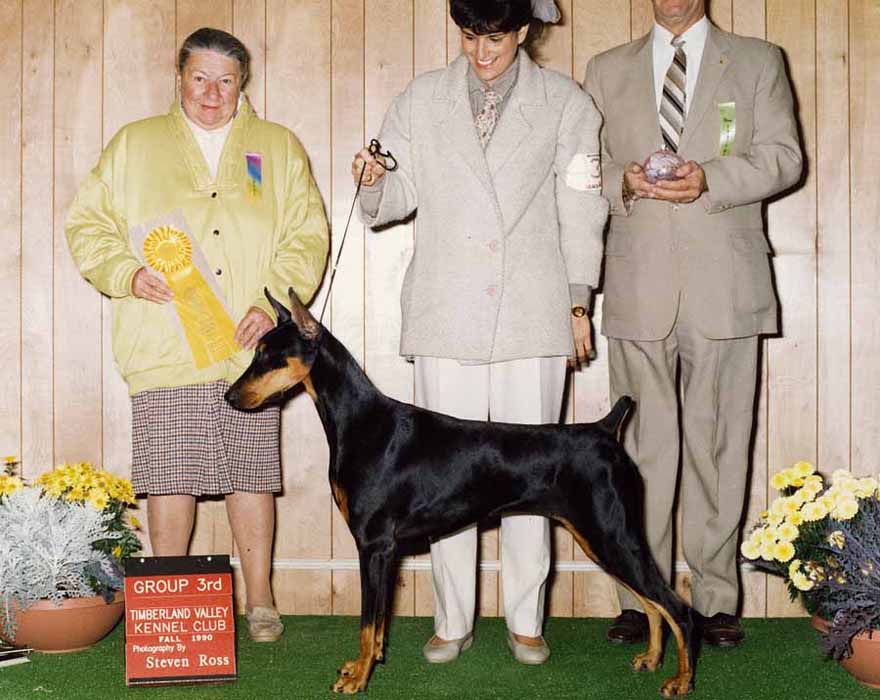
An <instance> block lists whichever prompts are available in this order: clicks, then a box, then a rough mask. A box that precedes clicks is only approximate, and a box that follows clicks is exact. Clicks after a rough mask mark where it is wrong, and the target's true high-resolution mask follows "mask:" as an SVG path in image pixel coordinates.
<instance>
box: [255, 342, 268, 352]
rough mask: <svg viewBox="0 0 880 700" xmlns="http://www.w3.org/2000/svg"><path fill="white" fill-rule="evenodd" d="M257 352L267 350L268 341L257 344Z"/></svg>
mask: <svg viewBox="0 0 880 700" xmlns="http://www.w3.org/2000/svg"><path fill="white" fill-rule="evenodd" d="M257 352H259V353H263V352H266V343H260V344H259V345H257Z"/></svg>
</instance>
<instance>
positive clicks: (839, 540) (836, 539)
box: [828, 530, 846, 549]
mask: <svg viewBox="0 0 880 700" xmlns="http://www.w3.org/2000/svg"><path fill="white" fill-rule="evenodd" d="M828 544H830V545H831V546H832V547H837V548H838V549H843V546H844V545H845V544H846V536H845V535H844V534H843V532H841V531H840V530H835V531H834V532H832V533H831V534H830V535H828Z"/></svg>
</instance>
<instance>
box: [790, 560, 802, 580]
mask: <svg viewBox="0 0 880 700" xmlns="http://www.w3.org/2000/svg"><path fill="white" fill-rule="evenodd" d="M800 568H801V560H800V559H792V560H791V562H790V563H789V565H788V577H789V578H791V577H792V576H794V575H795V574H796V573H797V572H798V570H799V569H800Z"/></svg>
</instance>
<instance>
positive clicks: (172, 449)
mask: <svg viewBox="0 0 880 700" xmlns="http://www.w3.org/2000/svg"><path fill="white" fill-rule="evenodd" d="M248 64H249V57H248V53H247V49H246V48H245V47H244V45H243V44H242V43H241V42H240V41H239V40H238V39H236V38H235V37H233V36H232V35H230V34H227V33H226V32H222V31H219V30H216V29H208V28H203V29H199V30H198V31H196V32H194V33H193V34H192V35H190V36H189V37H188V38H187V39H186V40H185V41H184V44H183V46H182V47H181V49H180V54H179V60H178V71H179V74H178V91H179V94H180V101H179V102H177V101H175V103H174V104H173V105H172V107H171V110H170V111H169V113H168V114H166V115H163V116H158V117H153V118H150V119H145V120H142V121H139V122H135V123H132V124H128V125H127V126H125V127H123V128H122V129H121V130H120V131H119V133H117V134H116V135H115V136H114V137H113V139H112V141H111V142H110V143H109V144H108V146H107V148H106V149H105V150H104V152H103V153H102V154H101V157H100V159H99V161H98V164H97V165H96V166H95V168H94V169H93V170H92V172H91V173H90V175H89V176H88V177H87V178H86V180H85V182H84V183H83V184H82V186H81V187H80V190H79V193H78V195H77V197H76V200H75V201H74V203H73V206H72V208H71V210H70V213H69V215H68V219H67V224H66V233H67V239H68V242H69V245H70V250H71V253H72V255H73V258H74V260H75V262H76V264H77V265H78V266H79V269H80V271H81V272H82V274H83V276H84V277H85V278H86V279H87V280H88V281H89V282H91V283H92V284H93V285H94V286H95V287H96V288H97V289H98V290H99V291H100V292H102V293H103V294H106V295H107V296H109V297H110V298H111V299H112V308H113V353H114V357H115V360H116V364H117V366H118V368H119V371H120V372H121V373H122V375H123V377H124V378H125V380H126V382H127V383H128V387H129V391H130V393H131V396H132V431H133V436H132V444H133V460H132V479H133V483H134V486H135V489H136V491H137V492H138V493H146V494H148V517H149V525H150V541H151V544H152V547H153V553H154V554H156V555H159V556H174V555H184V554H186V552H187V550H188V547H189V540H190V537H191V534H192V526H193V517H194V512H195V498H196V497H197V496H202V495H213V494H223V495H225V497H226V506H227V512H228V515H229V521H230V525H231V527H232V532H233V536H234V537H235V541H236V544H237V545H238V549H239V552H240V556H241V562H242V573H243V574H244V579H245V584H246V587H247V617H248V623H249V633H250V636H251V637H252V638H253V639H255V640H257V641H274V640H275V639H278V637H279V636H280V635H281V633H282V631H283V626H282V624H281V620H280V617H279V615H278V612H277V610H276V609H275V606H274V602H273V597H272V592H271V588H270V584H269V573H270V567H271V556H272V538H273V533H274V525H275V511H274V500H273V493H274V492H276V491H279V490H280V489H281V476H280V462H279V449H278V442H279V420H280V419H279V413H278V408H277V407H276V408H274V409H269V410H266V411H263V412H260V413H255V414H246V413H241V412H239V411H236V410H234V409H232V407H231V406H229V405H228V404H227V403H226V402H225V401H224V399H223V393H224V391H225V388H226V386H227V385H228V383H229V382H230V381H232V380H234V379H235V378H236V377H237V376H238V375H239V374H240V373H241V371H242V370H243V369H244V368H245V367H246V366H247V365H248V363H249V361H250V357H251V351H252V349H253V348H254V346H255V345H256V343H257V341H258V340H259V338H260V337H261V336H262V335H263V333H265V332H266V331H267V330H268V329H270V328H271V327H272V326H273V314H274V312H273V311H272V308H271V306H270V305H269V304H268V303H267V302H266V300H265V299H264V298H263V288H264V287H269V289H271V290H272V291H273V293H275V294H277V295H284V294H286V290H287V287H288V286H289V285H293V287H294V288H295V290H296V292H297V294H298V295H299V296H300V298H302V299H309V298H311V297H312V296H313V295H314V293H315V290H316V289H317V288H318V285H319V283H320V281H321V277H322V274H323V271H324V266H325V262H326V257H327V249H328V230H327V222H326V218H325V215H324V209H323V205H322V203H321V199H320V195H319V194H318V191H317V188H316V186H315V182H314V180H313V179H312V176H311V173H310V171H309V166H308V161H307V159H306V155H305V153H304V152H303V149H302V146H301V145H300V143H299V142H298V141H297V139H296V137H295V136H294V135H293V134H292V133H291V132H290V131H288V130H287V129H286V128H284V127H282V126H279V125H278V124H273V123H271V122H268V121H264V120H262V119H259V118H258V117H257V116H256V115H255V114H254V112H253V110H252V109H251V107H250V105H249V104H248V102H247V100H246V99H244V98H243V95H242V92H241V91H242V89H243V88H244V86H245V85H246V83H247V79H248ZM163 222H164V223H165V224H167V225H164V226H163V225H160V224H162V223H163ZM150 228H152V232H151V233H150V235H149V236H147V238H150V240H151V241H152V245H153V254H154V255H157V256H158V257H159V258H161V260H158V261H157V259H153V260H152V262H151V261H150V258H149V256H148V255H147V253H149V252H150V251H149V250H148V249H149V248H150V245H151V244H150V243H147V242H146V241H144V240H143V235H142V234H143V232H144V231H145V230H148V229H150ZM153 239H155V240H153ZM160 239H161V240H160ZM163 243H164V244H165V247H164V248H162V247H161V245H162V244H163ZM175 246H177V248H175ZM172 249H173V250H174V251H179V252H180V259H181V260H183V261H184V262H185V263H187V264H189V265H190V267H189V268H187V272H186V274H185V275H183V277H185V278H186V279H184V280H183V281H181V279H182V278H181V276H180V275H178V276H177V277H175V276H174V275H168V274H166V275H163V274H161V273H162V272H168V271H169V270H170V269H171V268H170V267H168V266H167V265H163V261H164V262H165V263H167V262H168V261H167V260H165V258H162V256H166V257H167V254H168V251H169V250H172ZM145 261H146V262H147V263H149V264H145ZM187 261H188V262H187ZM194 279H195V280H197V284H196V286H197V287H198V290H197V291H198V294H201V295H202V296H200V297H198V298H199V299H200V300H201V301H200V302H199V303H202V304H203V307H204V305H205V304H207V305H208V306H212V307H213V308H214V312H213V313H211V314H209V317H210V320H211V322H212V323H213V324H214V326H216V327H221V328H222V326H223V323H224V315H225V314H227V313H228V315H226V316H225V322H226V323H227V324H228V329H229V330H228V333H227V339H226V346H227V347H228V351H227V352H220V353H219V355H218V354H217V353H216V352H215V351H216V350H217V344H216V343H214V345H211V343H212V342H214V340H216V339H214V340H211V339H209V340H203V342H202V345H201V346H199V343H198V342H197V338H198V337H199V334H200V333H201V332H202V331H204V322H205V319H204V318H202V319H201V320H199V319H198V318H196V319H195V320H194V319H193V318H187V317H186V315H187V310H189V311H192V308H193V304H192V303H191V302H190V295H191V294H193V291H192V286H191V285H192V284H193V282H192V280H194ZM187 284H189V285H190V287H187ZM181 285H182V286H181ZM184 297H186V298H184ZM206 300H207V301H206ZM200 323H201V324H202V325H201V326H199V324H200ZM199 329H201V330H199ZM194 339H195V340H194ZM206 353H207V354H206ZM212 353H213V354H212ZM206 357H207V359H206ZM218 358H219V359H218Z"/></svg>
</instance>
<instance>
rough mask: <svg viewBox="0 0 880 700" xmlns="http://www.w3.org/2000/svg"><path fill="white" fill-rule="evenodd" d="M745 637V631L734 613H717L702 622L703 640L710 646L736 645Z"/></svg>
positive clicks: (727, 646) (724, 646)
mask: <svg viewBox="0 0 880 700" xmlns="http://www.w3.org/2000/svg"><path fill="white" fill-rule="evenodd" d="M745 638H746V633H745V632H743V628H742V626H741V625H740V624H739V618H738V617H736V616H735V615H728V614H727V613H717V614H715V615H713V616H712V617H710V618H707V619H706V621H705V622H704V623H703V641H704V642H706V644H708V645H709V646H711V647H722V648H730V647H736V646H739V645H740V644H742V641H743V640H744V639H745Z"/></svg>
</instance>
